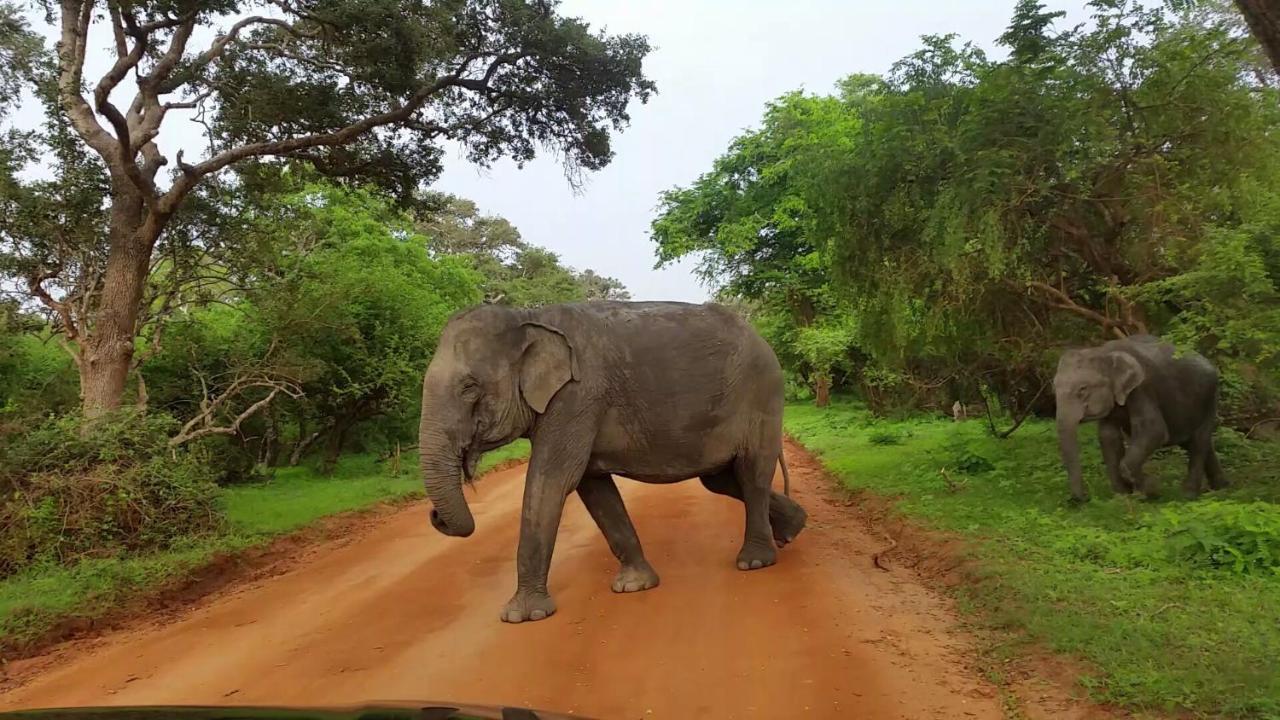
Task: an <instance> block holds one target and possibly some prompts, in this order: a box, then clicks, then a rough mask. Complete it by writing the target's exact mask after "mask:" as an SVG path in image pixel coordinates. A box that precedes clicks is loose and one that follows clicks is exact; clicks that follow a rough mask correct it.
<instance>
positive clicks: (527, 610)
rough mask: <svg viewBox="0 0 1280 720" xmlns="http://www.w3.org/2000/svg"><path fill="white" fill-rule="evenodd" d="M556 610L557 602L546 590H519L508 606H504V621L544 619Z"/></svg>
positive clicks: (508, 602) (516, 621)
mask: <svg viewBox="0 0 1280 720" xmlns="http://www.w3.org/2000/svg"><path fill="white" fill-rule="evenodd" d="M555 612H556V602H555V600H552V599H551V596H550V595H548V594H547V593H546V592H526V591H524V590H517V591H516V594H515V595H514V596H512V598H511V600H509V601H507V606H506V607H504V608H502V622H509V623H518V622H524V621H525V620H542V619H543V618H547V617H551V616H552V615H554V614H555Z"/></svg>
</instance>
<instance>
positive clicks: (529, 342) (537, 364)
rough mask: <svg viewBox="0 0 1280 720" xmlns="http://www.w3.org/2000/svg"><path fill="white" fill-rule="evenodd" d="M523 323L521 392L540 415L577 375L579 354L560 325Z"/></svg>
mask: <svg viewBox="0 0 1280 720" xmlns="http://www.w3.org/2000/svg"><path fill="white" fill-rule="evenodd" d="M523 327H524V330H525V346H524V354H523V355H522V356H521V358H520V394H521V395H523V396H524V400H525V402H527V403H529V407H532V408H533V410H534V412H536V413H538V414H539V415H541V414H542V413H545V412H546V411H547V405H548V404H549V403H550V402H551V398H553V397H555V394H556V393H557V392H559V391H560V388H562V387H564V385H565V383H567V382H569V381H570V380H577V379H578V358H577V357H575V355H574V351H573V345H572V344H571V343H570V342H569V338H567V337H565V334H564V333H563V332H561V331H560V330H559V329H557V328H553V327H551V326H550V325H543V324H542V323H538V322H526V323H523Z"/></svg>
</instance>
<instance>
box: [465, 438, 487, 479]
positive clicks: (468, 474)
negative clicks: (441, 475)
mask: <svg viewBox="0 0 1280 720" xmlns="http://www.w3.org/2000/svg"><path fill="white" fill-rule="evenodd" d="M483 454H484V453H483V451H481V450H479V449H477V448H476V447H475V446H474V445H473V446H471V447H467V448H463V450H462V477H463V479H464V480H466V481H467V482H468V483H473V482H475V479H476V468H477V467H478V466H479V464H480V456H481V455H483Z"/></svg>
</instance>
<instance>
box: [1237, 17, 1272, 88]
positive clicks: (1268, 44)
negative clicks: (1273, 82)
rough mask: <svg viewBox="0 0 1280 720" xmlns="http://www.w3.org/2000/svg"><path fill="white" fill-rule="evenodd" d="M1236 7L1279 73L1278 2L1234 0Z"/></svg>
mask: <svg viewBox="0 0 1280 720" xmlns="http://www.w3.org/2000/svg"><path fill="white" fill-rule="evenodd" d="M1236 7H1239V8H1240V12H1241V13H1242V14H1243V15H1244V17H1245V20H1246V21H1247V22H1248V23H1249V29H1250V30H1251V31H1252V32H1253V34H1254V36H1255V37H1257V38H1258V42H1260V43H1261V44H1262V47H1263V48H1264V49H1265V50H1266V51H1267V56H1268V57H1270V58H1271V63H1272V65H1274V66H1275V69H1276V71H1277V72H1280V2H1277V1H1276V0H1236Z"/></svg>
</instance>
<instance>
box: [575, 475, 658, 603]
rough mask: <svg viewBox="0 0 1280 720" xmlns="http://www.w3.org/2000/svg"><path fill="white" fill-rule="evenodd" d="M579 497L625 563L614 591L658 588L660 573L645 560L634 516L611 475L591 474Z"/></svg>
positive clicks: (582, 483)
mask: <svg viewBox="0 0 1280 720" xmlns="http://www.w3.org/2000/svg"><path fill="white" fill-rule="evenodd" d="M578 497H580V498H582V504H583V505H586V506H587V512H589V513H591V519H593V520H595V521H596V525H598V526H599V527H600V532H601V533H603V534H604V539H605V540H606V541H607V542H608V543H609V549H610V550H612V551H613V555H614V557H616V558H618V561H619V562H621V563H622V568H621V569H619V570H618V575H617V577H615V578H614V579H613V591H614V592H638V591H640V590H648V589H649V588H653V587H657V586H658V573H656V572H654V570H653V567H652V566H650V565H649V561H648V560H645V557H644V550H642V549H641V548H640V538H639V537H638V536H637V535H636V528H635V526H634V525H632V524H631V516H630V515H628V514H627V507H626V505H624V504H623V502H622V495H620V494H619V493H618V486H617V484H615V483H614V481H613V478H612V477H610V476H608V475H588V476H586V477H584V478H582V482H581V483H579V484H578Z"/></svg>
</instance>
